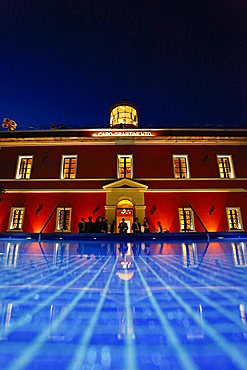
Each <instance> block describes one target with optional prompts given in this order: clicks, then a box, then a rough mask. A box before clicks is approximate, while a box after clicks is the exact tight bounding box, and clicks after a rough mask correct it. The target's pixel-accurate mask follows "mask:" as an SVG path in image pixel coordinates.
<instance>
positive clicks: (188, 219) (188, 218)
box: [178, 208, 195, 232]
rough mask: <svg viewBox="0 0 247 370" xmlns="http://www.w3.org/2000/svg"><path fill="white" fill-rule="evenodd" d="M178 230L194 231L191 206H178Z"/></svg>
mask: <svg viewBox="0 0 247 370" xmlns="http://www.w3.org/2000/svg"><path fill="white" fill-rule="evenodd" d="M178 211H179V223H180V231H185V232H189V231H195V226H194V217H193V211H192V209H191V208H179V209H178Z"/></svg>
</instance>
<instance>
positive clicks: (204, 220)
mask: <svg viewBox="0 0 247 370" xmlns="http://www.w3.org/2000/svg"><path fill="white" fill-rule="evenodd" d="M246 139H247V130H242V129H241V130H236V129H235V130H233V129H228V130H226V129H139V126H138V111H137V108H136V107H135V106H134V105H133V104H131V103H129V102H126V101H123V102H120V103H118V104H116V105H115V106H113V107H112V108H111V111H110V128H106V129H74V130H68V129H57V130H45V131H38V130H33V131H31V130H30V131H18V130H16V131H11V132H10V131H5V130H4V129H2V131H1V132H0V147H1V150H0V163H1V179H0V183H1V187H2V194H1V203H0V206H1V212H0V228H1V229H0V231H1V232H6V231H11V232H14V231H18V232H20V231H23V232H40V230H41V229H42V228H43V226H44V225H45V223H46V221H47V220H48V218H49V216H50V215H51V214H52V213H53V211H54V214H53V216H52V217H51V219H50V221H49V222H48V224H47V226H46V227H45V229H44V232H55V231H56V232H59V231H63V232H64V231H66V232H77V231H78V228H77V225H78V222H79V220H80V218H81V217H85V219H87V217H88V216H89V215H91V216H92V217H93V219H96V218H97V216H99V215H101V216H103V217H106V218H107V220H108V221H109V222H112V221H113V220H114V219H116V224H118V223H119V221H120V220H121V219H122V217H124V218H125V219H126V221H127V222H128V223H129V224H131V223H132V221H133V217H138V218H139V220H140V221H142V220H143V218H144V217H145V216H146V217H147V218H148V219H149V221H150V229H151V231H156V229H157V222H158V221H161V224H162V226H163V228H167V229H168V230H169V231H171V232H179V231H181V232H183V231H197V232H201V231H205V229H207V230H208V231H209V232H226V231H243V230H245V229H246V228H247V207H246V204H247V192H246V191H247V140H246Z"/></svg>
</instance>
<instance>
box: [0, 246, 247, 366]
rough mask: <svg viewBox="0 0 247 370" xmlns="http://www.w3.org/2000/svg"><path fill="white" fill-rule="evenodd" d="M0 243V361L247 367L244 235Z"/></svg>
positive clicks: (42, 364) (79, 364) (246, 282)
mask: <svg viewBox="0 0 247 370" xmlns="http://www.w3.org/2000/svg"><path fill="white" fill-rule="evenodd" d="M20 246H21V247H20ZM0 247H1V250H0V256H2V259H3V261H2V269H0V299H1V301H0V302H1V305H0V340H2V341H9V343H2V345H1V351H0V367H1V366H2V364H3V363H4V364H6V366H5V367H2V368H12V369H18V368H20V369H21V368H23V369H24V368H30V369H31V368H37V369H38V368H39V369H45V368H46V367H47V368H54V369H55V368H59V369H60V370H65V369H66V370H67V369H70V368H73V365H74V359H76V361H77V362H76V364H77V365H76V366H78V367H77V369H79V368H85V369H91V368H98V369H101V368H102V369H103V368H104V369H107V370H110V369H119V370H123V369H124V370H125V369H126V370H133V369H143V370H146V369H148V370H149V369H163V368H167V369H181V370H198V369H200V370H208V369H209V368H210V366H209V364H210V365H211V364H215V363H220V364H221V367H222V368H225V369H228V368H229V369H234V370H235V369H244V370H245V368H246V356H247V349H246V346H245V344H246V340H247V314H246V300H247V292H246V286H247V269H238V268H235V267H238V266H245V265H246V245H245V243H244V242H241V241H240V242H238V243H225V244H219V243H214V244H211V243H209V244H206V243H205V242H204V243H199V242H197V243H194V242H187V243H185V242H176V243H169V244H167V243H166V242H165V241H162V242H156V241H150V242H148V241H141V242H135V243H134V242H128V241H127V242H119V241H118V242H117V243H114V242H110V241H108V240H107V241H104V242H102V243H100V242H99V241H97V243H96V242H92V241H85V240H81V241H79V242H78V241H77V242H74V243H73V242H71V243H70V242H69V241H68V242H67V241H66V242H64V241H59V242H56V243H54V242H52V243H46V242H43V241H42V250H41V249H40V248H39V246H38V244H37V248H36V246H35V245H34V243H33V244H32V247H30V245H29V244H28V242H25V241H22V242H21V243H19V242H18V243H15V242H13V241H11V242H10V243H6V242H5V243H4V244H2V246H1V245H0ZM198 260H200V262H199V263H198ZM17 261H18V264H17ZM181 261H182V265H181ZM215 261H217V263H216V262H215ZM233 261H234V264H233ZM198 265H199V266H200V268H196V267H198ZM51 266H53V268H50V267H51ZM34 267H35V268H34ZM64 267H65V268H64ZM9 302H11V303H9ZM65 342H66V347H65ZM16 343H18V345H16V346H15V351H13V350H11V349H10V348H13V345H15V344H16ZM4 346H5V347H4ZM10 352H11V355H10ZM201 354H203V355H201ZM49 361H51V362H49Z"/></svg>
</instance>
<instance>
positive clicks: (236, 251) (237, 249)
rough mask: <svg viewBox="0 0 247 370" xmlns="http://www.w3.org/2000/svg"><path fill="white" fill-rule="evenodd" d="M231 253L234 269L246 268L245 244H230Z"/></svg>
mask: <svg viewBox="0 0 247 370" xmlns="http://www.w3.org/2000/svg"><path fill="white" fill-rule="evenodd" d="M232 253H233V260H234V263H235V266H236V267H246V266H247V259H246V257H247V252H246V244H245V243H243V242H240V243H232Z"/></svg>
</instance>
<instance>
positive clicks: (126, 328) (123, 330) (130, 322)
mask: <svg viewBox="0 0 247 370" xmlns="http://www.w3.org/2000/svg"><path fill="white" fill-rule="evenodd" d="M117 311H118V321H119V326H118V336H117V337H118V339H119V340H121V339H126V338H128V340H131V339H132V340H133V339H135V331H134V307H131V306H130V307H127V308H124V307H118V308H117Z"/></svg>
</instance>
